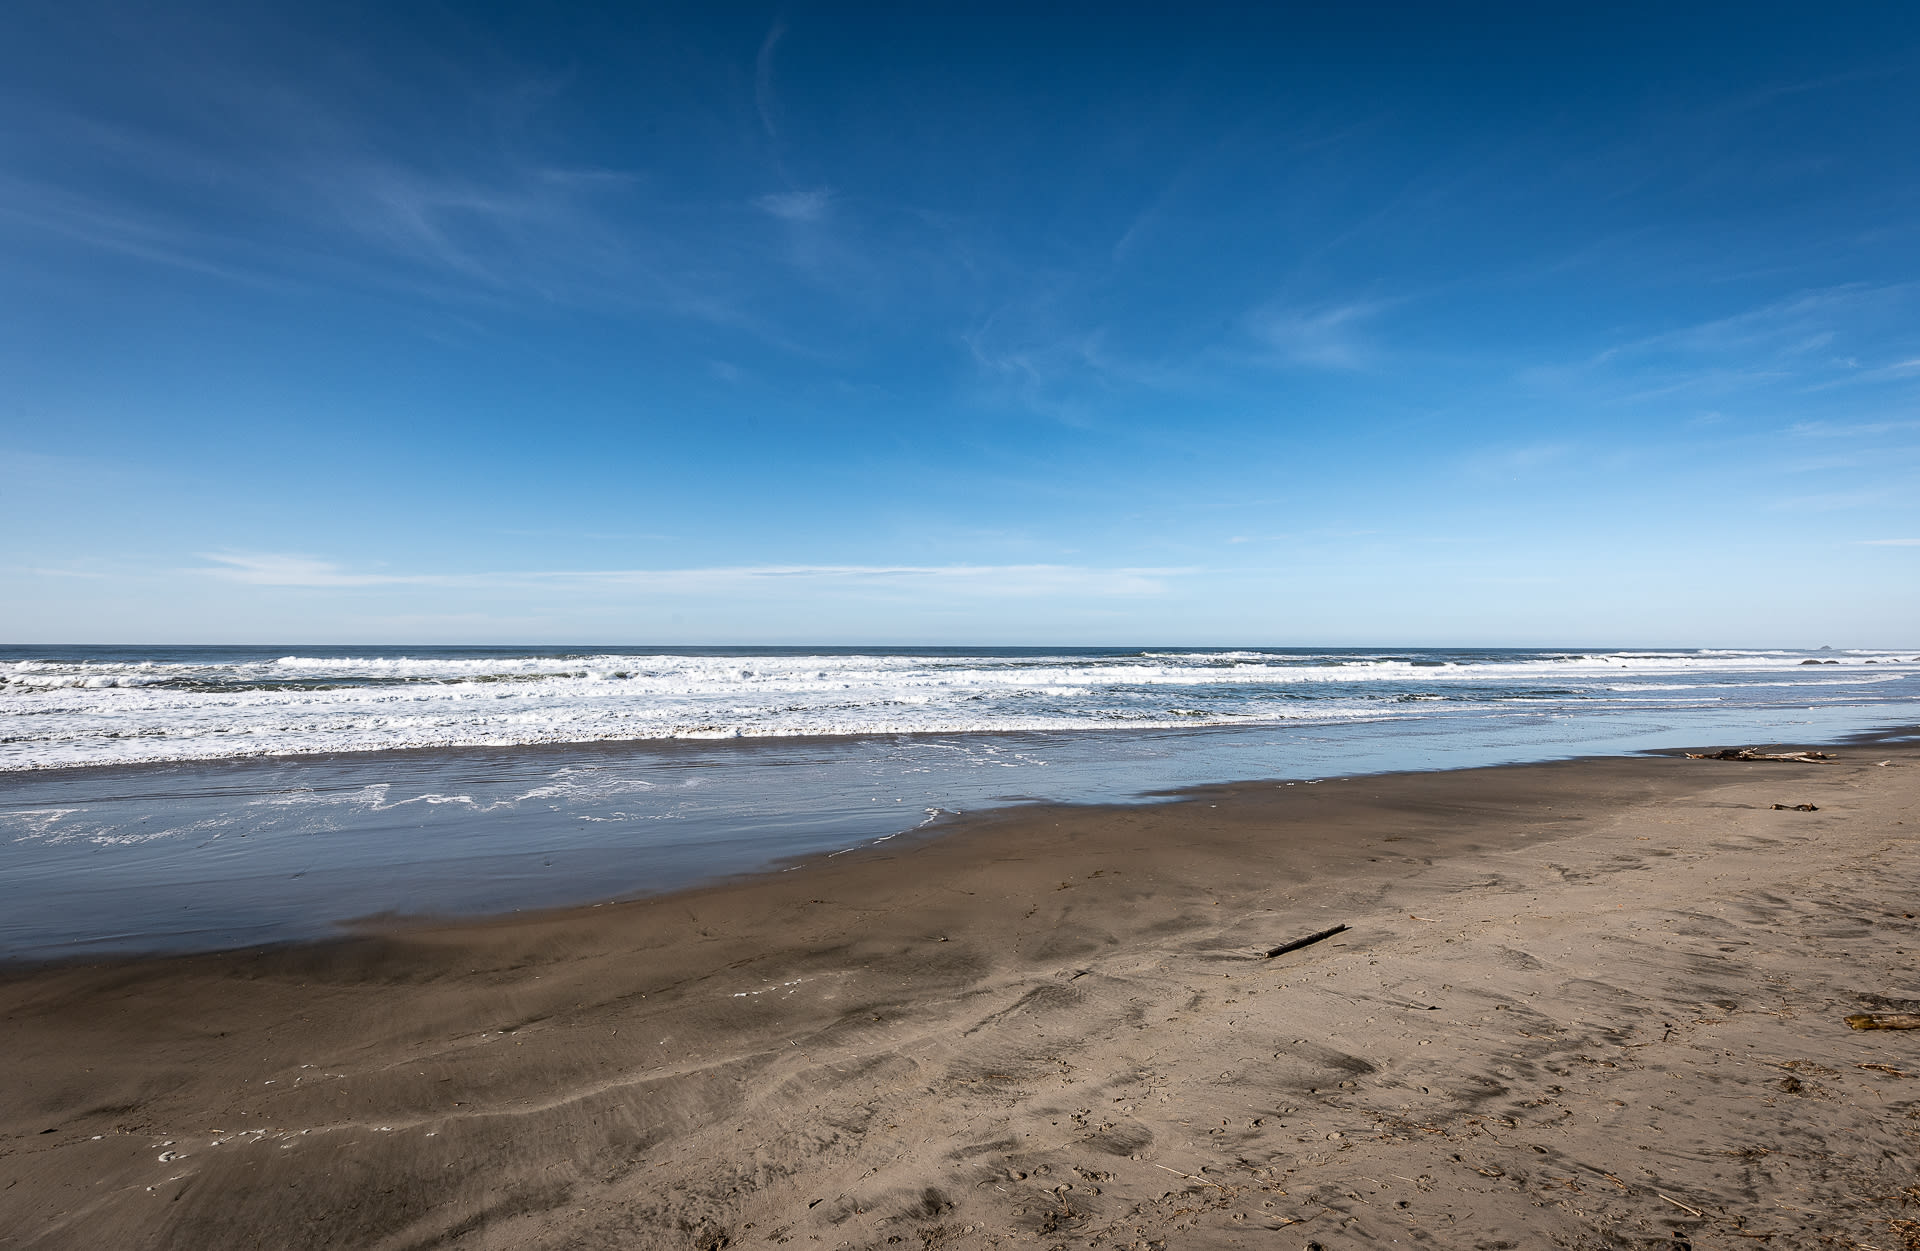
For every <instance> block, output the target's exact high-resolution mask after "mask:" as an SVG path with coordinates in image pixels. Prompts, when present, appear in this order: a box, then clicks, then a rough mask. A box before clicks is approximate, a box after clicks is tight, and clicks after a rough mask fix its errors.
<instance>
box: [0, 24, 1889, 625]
mask: <svg viewBox="0 0 1920 1251" xmlns="http://www.w3.org/2000/svg"><path fill="white" fill-rule="evenodd" d="M1251 8H1252V6H1247V9H1251ZM1576 8H1577V9H1578V10H1579V11H1576ZM1036 9H1038V10H1043V11H1040V12H1036V11H1035V10H1036ZM1917 84H1920V7H1916V6H1913V5H1910V4H1886V5H1868V4H1860V5H1854V4H1839V5H1824V6H1811V5H1772V4H1765V3H1761V4H1755V3H1743V4H1740V5H1737V6H1735V5H1724V6H1715V5H1709V4H1700V5H1672V4H1662V5H1658V6H1653V5H1647V6H1635V5H1630V4H1611V5H1588V6H1551V5H1539V4H1532V3H1528V4H1512V5H1498V4H1462V5H1448V6H1438V5H1429V4H1417V5H1360V4H1356V5H1349V6H1330V5H1312V6H1307V5H1296V6H1287V5H1273V6H1264V7H1261V8H1260V10H1259V11H1257V12H1255V11H1247V10H1245V9H1243V8H1242V6H1227V5H1219V6H1214V5H1205V4H1198V5H1196V4H1191V3H1189V4H1162V5H1138V6H1129V5H1124V4H1122V5H1115V4H1102V5H1074V4H1064V3H1063V4H1059V5H1052V6H1027V5H1020V6H1016V5H989V4H983V3H968V4H953V5H946V4H938V3H928V4H915V5H880V4H873V5H824V4H802V3H791V4H778V5H756V4H748V3H740V4H688V5H641V4H634V5H602V4H592V5H586V4H581V5H571V4H566V3H540V4H533V3H526V4H485V3H464V4H447V3H431V2H423V3H418V4H406V5H393V4H384V3H367V4H346V3H324V2H323V3H301V4H297V5H296V4H283V3H277V2H276V0H251V2H247V3H231V4H205V3H197V2H195V0H182V2H180V3H171V4H166V5H153V4H147V3H133V2H131V0H125V2H122V3H97V2H95V0H61V2H60V3H47V2H45V0H14V3H10V4H9V5H7V6H6V7H5V10H4V12H0V642H16V643H78V642H117V643H137V642H256V643H277V642H314V643H351V642H368V643H374V642H379V643H435V642H449V643H453V642H470V643H519V642H526V643H536V642H538V643H556V642H557V643H566V642H577V643H593V644H625V643H633V644H646V643H654V644H672V643H734V642H738V643H880V644H884V643H897V644H913V643H948V644H953V643H958V644H967V643H978V644H1039V645H1045V644H1069V643H1084V644H1104V643H1114V644H1130V643H1141V644H1172V643H1189V644H1195V645H1203V644H1213V645H1236V644H1238V645H1262V644H1264V645H1289V644H1291V645H1307V646H1311V645H1317V644H1324V645H1359V646H1365V645H1375V644H1378V645H1405V646H1414V645H1421V644H1431V645H1474V644H1482V645H1529V644H1531V645H1541V646H1561V645H1567V646H1601V645H1621V646H1625V645H1635V646H1820V645H1823V644H1825V645H1833V646H1841V647H1844V646H1883V645H1884V646H1916V645H1920V403H1916V401H1917V400H1920V85H1917Z"/></svg>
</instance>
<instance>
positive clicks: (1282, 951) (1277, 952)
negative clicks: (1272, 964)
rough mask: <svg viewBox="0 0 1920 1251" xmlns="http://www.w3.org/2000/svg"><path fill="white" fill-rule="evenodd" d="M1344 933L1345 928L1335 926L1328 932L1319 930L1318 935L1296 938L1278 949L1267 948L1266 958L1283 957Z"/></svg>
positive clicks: (1282, 944)
mask: <svg viewBox="0 0 1920 1251" xmlns="http://www.w3.org/2000/svg"><path fill="white" fill-rule="evenodd" d="M1346 931H1347V927H1346V926H1344V925H1336V926H1334V927H1333V928H1332V929H1330V930H1321V931H1320V932H1319V933H1318V934H1309V935H1307V936H1306V937H1305V938H1296V939H1294V940H1293V941H1292V942H1290V943H1281V944H1280V945H1279V946H1278V947H1269V948H1267V956H1266V958H1267V959H1269V960H1271V959H1273V958H1274V957H1275V956H1284V955H1286V954H1287V953H1288V952H1289V951H1298V950H1300V949H1301V948H1302V947H1311V946H1313V945H1314V944H1315V943H1317V942H1320V941H1322V940H1323V939H1328V938H1332V937H1333V936H1334V935H1335V934H1344V933H1346Z"/></svg>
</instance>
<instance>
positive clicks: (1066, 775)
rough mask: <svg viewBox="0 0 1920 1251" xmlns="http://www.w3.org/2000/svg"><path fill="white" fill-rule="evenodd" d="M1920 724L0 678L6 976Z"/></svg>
mask: <svg viewBox="0 0 1920 1251" xmlns="http://www.w3.org/2000/svg"><path fill="white" fill-rule="evenodd" d="M1916 722H1920V656H1916V655H1914V654H1912V653H1894V652H1881V651H1845V652H1835V651H1824V650H1823V651H1820V652H1796V651H1737V650H1696V651H1647V650H1622V651H1605V650H1589V651H1547V650H1414V651H1405V650H1401V651H1361V650H1303V649H1271V650H1267V649H1251V650H1206V649H1088V648H1078V649H1011V648H987V649H855V648H836V649H794V648H754V649H702V648H675V649H617V648H602V649H593V648H580V649H547V648H484V649H476V648H409V649H398V648H44V647H35V648H27V647H11V648H0V957H4V958H46V957H59V956H71V955H76V954H86V953H90V952H138V951H171V950H193V949H203V948H217V947H227V946H235V945H243V944H250V943H258V942H269V941H281V940H288V939H297V938H309V937H316V936H321V935H324V934H327V933H331V932H337V929H338V926H339V925H340V924H341V923H343V922H350V921H352V920H353V919H355V918H362V917H368V916H376V915H392V914H407V915H419V914H456V913H484V912H497V911H504V910H510V909H514V908H529V907H542V906H551V905H557V904H566V903H576V902H585V901H591V900H596V899H602V898H608V897H614V896H621V895H632V894H640V893H645V892H649V891H658V890H665V889H671V888H673V887H677V886H682V885H686V884H688V883H690V882H694V881H698V880H702V879H705V878H711V877H713V876H716V875H719V874H725V873H732V872H740V871H747V870H752V869H759V868H764V867H767V866H769V865H772V864H776V863H777V862H779V861H780V860H781V859H782V858H784V857H793V856H798V855H802V854H807V853H816V852H821V851H833V850H838V849H841V848H844V847H850V846H855V845H859V844H861V843H864V842H869V841H872V840H875V839H887V838H891V837H896V836H898V835H900V834H901V833H903V832H908V831H912V830H914V829H916V828H918V827H921V826H924V825H927V824H929V823H934V822H939V821H941V820H945V819H949V818H950V817H951V816H952V815H954V814H957V813H962V812H966V811H973V810H977V809H980V808H984V807H989V806H993V805H997V804H1004V803H1010V802H1019V801H1021V800H1030V799H1042V800H1060V801H1072V802H1092V801H1104V802H1114V801H1147V800H1150V799H1151V798H1153V797H1154V795H1155V794H1156V793H1157V792H1162V791H1167V790H1172V789H1175V788H1179V787H1183V786H1193V785H1197V784H1203V783H1207V782H1217V781H1227V780H1235V779H1247V778H1274V779H1279V780H1283V781H1284V780H1292V781H1296V782H1300V783H1305V782H1308V781H1311V780H1312V779H1315V778H1320V777H1327V776H1347V775H1351V774H1355V773H1364V772H1376V771H1383V770H1391V769H1410V768H1411V769H1422V768H1444V767H1465V766H1470V765H1479V764H1493V763H1503V762H1509V761H1521V760H1542V759H1552V758H1558V757H1565V756H1573V755H1584V754H1602V753H1611V752H1624V751H1634V750H1643V749H1648V748H1654V747H1663V746H1664V747H1671V746H1677V745H1683V744H1701V743H1724V742H1756V741H1770V740H1771V741H1792V740H1805V741H1824V740H1829V739H1832V738H1834V737H1837V736H1841V735H1845V734H1848V733H1852V732H1857V731H1863V730H1869V729H1873V728H1876V727H1883V726H1890V725H1903V724H1914V723H1916Z"/></svg>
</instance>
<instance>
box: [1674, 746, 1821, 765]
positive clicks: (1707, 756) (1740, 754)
mask: <svg viewBox="0 0 1920 1251" xmlns="http://www.w3.org/2000/svg"><path fill="white" fill-rule="evenodd" d="M1687 759H1688V760H1785V761H1788V762H1790V763H1792V764H1819V763H1821V762H1822V761H1826V760H1832V759H1833V757H1832V756H1830V755H1828V754H1827V753H1826V752H1823V751H1760V750H1758V749H1756V748H1752V747H1723V748H1721V749H1720V750H1719V751H1690V752H1688V753H1687Z"/></svg>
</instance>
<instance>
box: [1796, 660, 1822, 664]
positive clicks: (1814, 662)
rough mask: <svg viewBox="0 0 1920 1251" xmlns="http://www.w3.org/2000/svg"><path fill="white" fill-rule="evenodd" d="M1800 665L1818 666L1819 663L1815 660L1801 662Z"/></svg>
mask: <svg viewBox="0 0 1920 1251" xmlns="http://www.w3.org/2000/svg"><path fill="white" fill-rule="evenodd" d="M1800 663H1801V664H1803V665H1817V664H1819V663H1820V662H1819V661H1817V660H1803V661H1801V662H1800Z"/></svg>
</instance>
